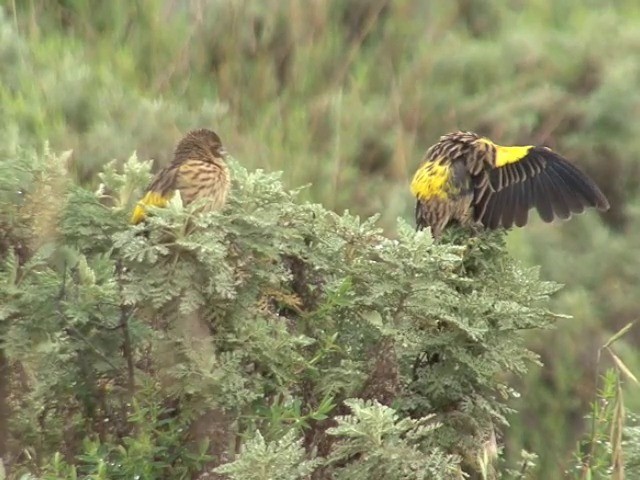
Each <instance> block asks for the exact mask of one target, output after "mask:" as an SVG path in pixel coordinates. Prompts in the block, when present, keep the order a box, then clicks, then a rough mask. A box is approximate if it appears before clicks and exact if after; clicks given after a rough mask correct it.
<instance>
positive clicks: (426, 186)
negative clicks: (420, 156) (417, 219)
mask: <svg viewBox="0 0 640 480" xmlns="http://www.w3.org/2000/svg"><path fill="white" fill-rule="evenodd" d="M450 176H451V172H450V169H449V167H448V166H446V165H442V164H440V163H439V162H437V161H435V162H425V163H424V164H423V165H422V166H421V167H420V168H418V171H417V172H416V173H415V175H414V176H413V180H412V181H411V193H412V194H413V195H414V196H415V197H416V198H418V199H420V200H428V199H430V198H434V197H435V198H442V199H444V198H447V188H446V187H447V182H448V180H449V177H450Z"/></svg>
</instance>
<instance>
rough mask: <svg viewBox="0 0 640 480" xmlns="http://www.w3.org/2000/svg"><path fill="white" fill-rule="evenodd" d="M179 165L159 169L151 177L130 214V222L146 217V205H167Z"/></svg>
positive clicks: (137, 221) (134, 222)
mask: <svg viewBox="0 0 640 480" xmlns="http://www.w3.org/2000/svg"><path fill="white" fill-rule="evenodd" d="M178 173H179V165H175V164H171V165H169V166H167V167H165V168H163V169H162V170H160V171H159V172H158V173H157V174H156V176H155V177H154V178H153V180H152V181H151V183H150V184H149V186H148V187H147V191H146V193H145V194H144V197H142V199H140V201H139V202H138V203H137V205H136V207H135V208H134V209H133V213H132V214H131V223H133V224H138V223H140V222H141V221H142V220H144V218H145V217H146V207H148V206H154V207H164V206H166V205H167V203H168V202H169V200H170V199H171V196H172V195H173V192H174V191H175V189H176V186H177V181H178Z"/></svg>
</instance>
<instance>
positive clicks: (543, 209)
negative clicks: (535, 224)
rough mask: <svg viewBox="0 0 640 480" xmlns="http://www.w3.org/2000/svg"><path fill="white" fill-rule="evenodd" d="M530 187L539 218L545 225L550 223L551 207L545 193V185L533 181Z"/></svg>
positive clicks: (551, 217) (551, 219)
mask: <svg viewBox="0 0 640 480" xmlns="http://www.w3.org/2000/svg"><path fill="white" fill-rule="evenodd" d="M532 186H533V201H534V204H535V206H536V210H538V214H539V215H540V218H541V219H542V220H543V221H544V222H546V223H549V222H552V221H553V208H552V207H551V201H550V200H549V194H548V193H547V189H546V186H545V184H544V183H543V182H539V181H536V179H534V180H533V182H532Z"/></svg>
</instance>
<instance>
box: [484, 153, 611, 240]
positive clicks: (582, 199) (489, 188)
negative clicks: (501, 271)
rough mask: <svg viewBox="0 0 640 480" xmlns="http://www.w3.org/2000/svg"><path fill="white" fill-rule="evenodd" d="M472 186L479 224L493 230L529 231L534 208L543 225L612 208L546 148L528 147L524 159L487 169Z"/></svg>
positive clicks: (584, 177) (591, 184)
mask: <svg viewBox="0 0 640 480" xmlns="http://www.w3.org/2000/svg"><path fill="white" fill-rule="evenodd" d="M501 148H503V149H504V148H509V147H501ZM516 148H522V147H516ZM497 163H498V164H500V162H497ZM474 184H475V190H474V216H475V219H476V220H477V221H480V222H481V223H482V224H483V225H484V226H485V227H487V228H490V229H495V228H498V227H499V226H503V227H505V228H509V227H511V226H513V225H514V224H515V225H517V226H519V227H521V226H523V225H525V224H526V223H527V220H528V215H529V210H530V209H531V208H533V207H535V208H536V210H537V211H538V213H539V214H540V218H542V220H543V221H545V222H551V221H552V220H553V219H554V218H556V217H557V218H561V219H567V218H569V217H570V216H571V214H575V213H581V212H583V211H584V209H585V208H586V207H596V208H598V209H600V210H607V209H608V208H609V202H608V201H607V199H606V197H605V196H604V195H603V194H602V192H601V191H600V189H599V188H598V186H597V185H596V184H595V183H594V181H593V180H591V179H590V178H589V177H588V176H587V175H585V174H584V173H583V172H581V171H580V170H578V168H576V167H575V166H574V165H573V164H571V163H570V162H568V161H567V160H566V159H564V158H563V157H561V156H560V155H558V154H557V153H555V152H553V151H552V150H550V149H548V148H546V147H530V148H528V149H527V150H526V151H525V152H524V155H523V156H521V157H520V158H517V159H516V158H510V159H509V160H508V162H505V163H503V164H502V165H501V166H497V167H493V168H487V169H485V170H484V171H483V172H482V173H481V174H479V175H478V176H476V177H475V178H474Z"/></svg>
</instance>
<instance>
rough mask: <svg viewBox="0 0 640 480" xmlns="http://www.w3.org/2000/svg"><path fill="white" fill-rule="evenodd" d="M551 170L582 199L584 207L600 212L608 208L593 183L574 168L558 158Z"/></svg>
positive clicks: (604, 198) (605, 200) (604, 199)
mask: <svg viewBox="0 0 640 480" xmlns="http://www.w3.org/2000/svg"><path fill="white" fill-rule="evenodd" d="M552 168H553V169H554V170H556V171H557V172H558V173H559V174H560V175H562V179H563V180H564V182H565V183H566V184H567V185H568V186H569V187H570V189H571V190H572V191H573V192H576V193H578V194H579V195H580V196H581V197H582V199H583V200H584V202H585V206H591V207H596V208H598V209H601V210H606V209H608V208H609V202H608V200H607V199H606V197H605V196H604V195H603V194H602V192H601V191H600V189H599V188H598V186H597V185H596V184H595V182H594V181H593V180H591V179H590V178H589V177H587V176H586V175H585V174H584V173H582V172H581V171H580V170H578V169H577V168H576V167H575V166H573V165H572V164H570V163H569V162H567V161H566V160H564V159H562V158H561V157H560V158H557V159H556V161H554V162H553V167H552Z"/></svg>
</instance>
